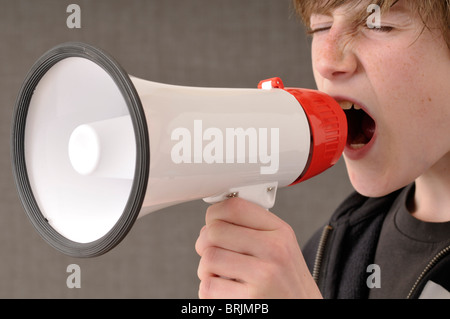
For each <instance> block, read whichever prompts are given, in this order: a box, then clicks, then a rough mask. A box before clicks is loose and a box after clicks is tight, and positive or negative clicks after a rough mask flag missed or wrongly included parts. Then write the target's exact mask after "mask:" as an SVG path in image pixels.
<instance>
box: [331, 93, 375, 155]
mask: <svg viewBox="0 0 450 319" xmlns="http://www.w3.org/2000/svg"><path fill="white" fill-rule="evenodd" d="M333 98H334V99H335V100H336V101H337V102H338V103H339V102H342V101H349V102H352V103H354V104H357V105H358V106H360V107H361V109H362V110H363V111H364V112H366V113H367V114H368V115H369V116H370V117H371V118H372V119H373V120H374V122H375V132H374V134H373V137H372V139H371V140H370V141H369V143H367V144H366V145H364V147H362V148H360V149H354V148H351V147H350V145H348V144H347V145H346V146H345V149H344V155H345V156H346V157H347V158H348V159H350V160H354V161H356V160H360V159H362V158H364V157H365V156H366V155H367V154H368V153H369V151H370V150H371V149H372V148H373V146H374V144H375V141H376V140H377V136H378V129H377V128H378V126H377V123H376V121H375V118H374V117H373V116H372V114H371V113H370V112H369V111H368V110H367V107H366V106H365V105H364V103H361V102H360V101H358V100H356V99H353V98H350V97H345V96H333Z"/></svg>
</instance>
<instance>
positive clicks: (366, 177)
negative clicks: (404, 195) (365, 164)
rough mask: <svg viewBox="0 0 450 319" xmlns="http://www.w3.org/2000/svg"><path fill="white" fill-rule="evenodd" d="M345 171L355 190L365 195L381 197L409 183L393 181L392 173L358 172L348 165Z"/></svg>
mask: <svg viewBox="0 0 450 319" xmlns="http://www.w3.org/2000/svg"><path fill="white" fill-rule="evenodd" d="M347 172H348V176H349V179H350V182H351V184H352V186H353V188H354V189H355V191H357V192H358V193H359V194H361V195H363V196H366V197H383V196H386V195H388V194H390V193H392V192H394V191H396V190H398V189H400V188H402V187H404V186H406V185H408V184H409V183H398V182H396V181H394V179H393V177H394V176H393V175H392V174H391V175H389V176H387V175H382V174H376V173H375V174H370V173H366V172H360V171H358V170H355V169H352V168H351V167H349V165H347Z"/></svg>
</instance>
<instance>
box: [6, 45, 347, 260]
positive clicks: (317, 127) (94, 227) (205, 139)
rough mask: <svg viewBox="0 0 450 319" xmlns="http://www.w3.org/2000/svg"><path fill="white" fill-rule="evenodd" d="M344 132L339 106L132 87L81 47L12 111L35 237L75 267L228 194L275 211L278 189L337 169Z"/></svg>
mask: <svg viewBox="0 0 450 319" xmlns="http://www.w3.org/2000/svg"><path fill="white" fill-rule="evenodd" d="M346 134H347V123H346V118H345V115H344V113H343V111H342V110H341V108H340V107H339V105H338V104H337V102H336V101H334V100H333V99H332V98H331V97H329V96H327V95H325V94H323V93H320V92H317V91H313V90H305V89H295V88H284V87H283V84H282V83H281V80H280V79H279V78H273V79H269V80H266V81H262V82H261V83H260V85H259V89H225V88H194V87H183V86H174V85H167V84H161V83H155V82H150V81H144V80H142V79H138V78H135V77H130V76H128V75H127V73H125V72H124V71H123V69H122V68H121V67H120V66H119V65H118V64H117V63H116V62H115V61H114V60H113V59H112V58H111V57H109V56H108V55H106V54H105V53H104V52H102V51H101V50H99V49H96V48H94V47H92V46H89V45H86V44H82V43H66V44H62V45H60V46H57V47H55V48H53V49H52V50H50V51H48V52H47V53H46V54H45V55H44V56H42V57H41V58H40V59H39V60H38V61H37V62H36V63H35V65H34V66H33V67H32V69H31V71H30V72H29V74H28V75H27V77H26V79H25V82H24V84H23V86H22V88H21V91H20V93H19V97H18V100H17V103H16V107H15V110H14V119H13V129H12V159H13V170H14V176H15V180H16V184H17V188H18V191H19V195H20V199H21V201H22V203H23V205H24V208H25V210H26V212H27V214H28V216H29V217H30V220H31V221H32V223H33V225H34V226H35V228H36V229H37V230H38V232H39V233H40V234H41V235H42V237H43V238H44V239H45V240H46V241H47V242H48V243H50V244H51V245H52V246H53V247H55V248H56V249H58V250H60V251H62V252H63V253H65V254H68V255H70V256H76V257H93V256H98V255H101V254H103V253H105V252H107V251H108V250H110V249H112V248H113V247H114V246H115V245H117V244H118V243H119V242H120V241H121V240H122V239H123V238H124V237H125V236H126V234H127V233H128V231H129V230H130V229H131V227H132V225H133V223H134V222H135V220H136V218H138V217H141V216H144V215H145V214H148V213H150V212H153V211H155V210H158V209H161V208H164V207H168V206H171V205H175V204H178V203H182V202H186V201H191V200H196V199H202V198H203V199H205V201H207V202H210V203H212V202H217V201H221V200H224V199H226V198H228V197H231V196H241V197H243V198H245V199H247V200H250V201H253V202H255V203H258V204H260V205H261V206H263V207H266V208H270V207H272V206H273V204H274V200H275V194H276V190H277V188H279V187H285V186H289V185H292V184H296V183H298V182H301V181H303V180H306V179H308V178H310V177H312V176H314V175H317V174H319V173H320V172H322V171H324V170H326V169H327V168H329V167H330V166H332V165H334V164H335V163H336V162H337V161H338V159H339V158H340V156H341V154H342V151H343V148H344V145H345V142H346Z"/></svg>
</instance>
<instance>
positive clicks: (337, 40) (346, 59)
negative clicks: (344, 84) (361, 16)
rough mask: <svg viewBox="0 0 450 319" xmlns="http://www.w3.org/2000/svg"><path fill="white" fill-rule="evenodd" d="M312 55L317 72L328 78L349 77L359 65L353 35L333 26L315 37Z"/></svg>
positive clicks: (339, 78) (334, 79)
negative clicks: (339, 30) (354, 49)
mask: <svg viewBox="0 0 450 319" xmlns="http://www.w3.org/2000/svg"><path fill="white" fill-rule="evenodd" d="M312 57H313V67H314V70H315V71H316V73H318V74H320V76H321V77H323V78H325V79H328V80H333V81H336V80H343V79H346V78H349V77H351V76H352V75H353V74H354V73H355V72H356V70H357V67H358V61H357V57H356V55H355V53H354V51H353V48H352V39H351V35H345V34H343V33H339V32H336V30H333V28H332V29H330V30H329V31H328V32H327V33H326V34H322V35H319V36H318V37H314V39H313V43H312Z"/></svg>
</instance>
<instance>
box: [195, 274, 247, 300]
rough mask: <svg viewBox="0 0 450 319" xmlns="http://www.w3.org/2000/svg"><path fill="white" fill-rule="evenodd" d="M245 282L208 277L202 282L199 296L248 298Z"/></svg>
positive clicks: (205, 297)
mask: <svg viewBox="0 0 450 319" xmlns="http://www.w3.org/2000/svg"><path fill="white" fill-rule="evenodd" d="M247 290H248V289H247V286H246V284H245V283H241V282H237V281H234V280H229V279H224V278H220V277H207V278H205V279H203V280H202V281H201V282H200V287H199V290H198V296H199V298H201V299H246V298H248V297H247Z"/></svg>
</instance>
